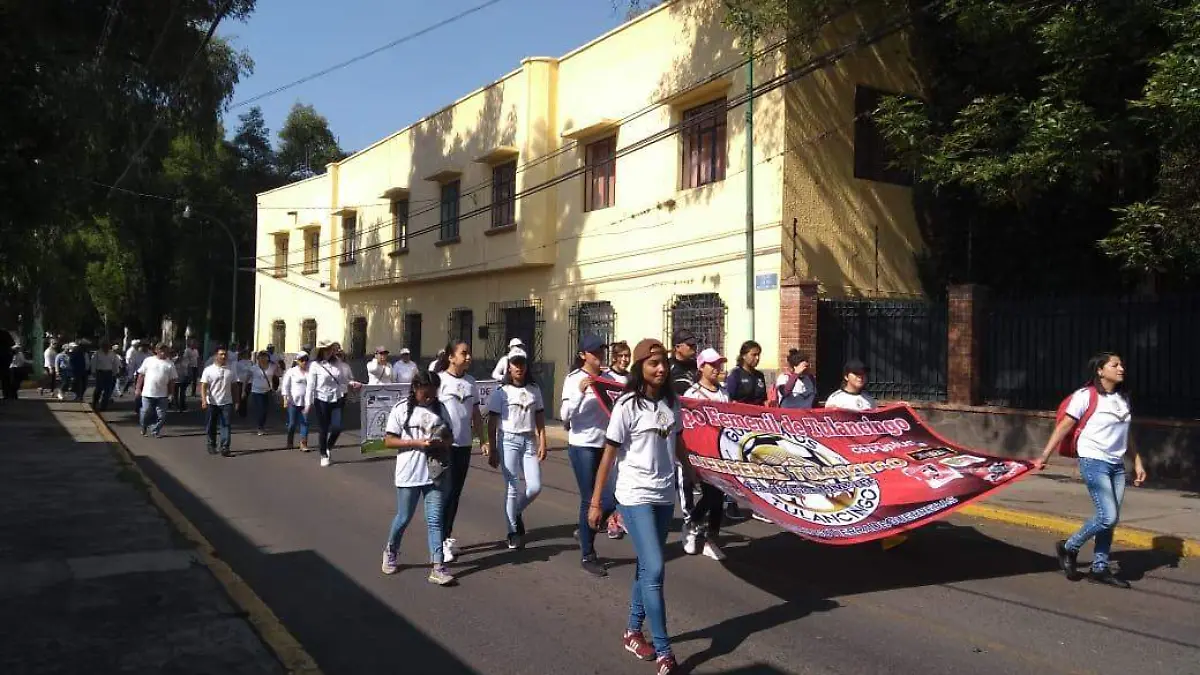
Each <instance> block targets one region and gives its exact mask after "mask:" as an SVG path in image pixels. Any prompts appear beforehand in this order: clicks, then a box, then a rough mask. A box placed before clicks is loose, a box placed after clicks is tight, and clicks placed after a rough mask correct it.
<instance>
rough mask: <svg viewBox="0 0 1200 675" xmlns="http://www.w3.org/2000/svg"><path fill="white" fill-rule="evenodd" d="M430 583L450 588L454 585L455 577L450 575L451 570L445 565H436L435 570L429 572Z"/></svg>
mask: <svg viewBox="0 0 1200 675" xmlns="http://www.w3.org/2000/svg"><path fill="white" fill-rule="evenodd" d="M429 583H431V584H437V585H438V586H449V585H450V584H452V583H454V575H453V574H451V573H450V569H449V568H447V567H446V566H445V565H444V564H439V565H434V566H433V569H431V570H429Z"/></svg>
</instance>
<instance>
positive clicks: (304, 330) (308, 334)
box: [276, 319, 317, 353]
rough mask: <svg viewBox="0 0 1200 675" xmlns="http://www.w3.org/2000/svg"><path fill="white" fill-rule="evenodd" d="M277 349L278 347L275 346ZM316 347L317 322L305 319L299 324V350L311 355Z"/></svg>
mask: <svg viewBox="0 0 1200 675" xmlns="http://www.w3.org/2000/svg"><path fill="white" fill-rule="evenodd" d="M276 346H277V347H278V346H279V345H276ZM316 346H317V320H316V319H305V320H303V321H301V322H300V348H301V349H303V350H304V351H306V352H309V353H311V352H312V350H313V349H314V348H315V347H316Z"/></svg>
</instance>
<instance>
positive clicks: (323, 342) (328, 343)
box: [317, 340, 334, 349]
mask: <svg viewBox="0 0 1200 675" xmlns="http://www.w3.org/2000/svg"><path fill="white" fill-rule="evenodd" d="M333 345H334V342H333V340H319V341H317V349H325V348H327V347H332V346H333Z"/></svg>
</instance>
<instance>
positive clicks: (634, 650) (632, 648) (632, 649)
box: [623, 630, 654, 661]
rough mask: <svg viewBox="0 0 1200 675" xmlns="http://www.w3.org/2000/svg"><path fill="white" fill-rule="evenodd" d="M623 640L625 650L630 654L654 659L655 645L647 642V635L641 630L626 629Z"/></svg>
mask: <svg viewBox="0 0 1200 675" xmlns="http://www.w3.org/2000/svg"><path fill="white" fill-rule="evenodd" d="M623 642H624V643H625V651H627V652H629V653H630V654H633V655H634V656H636V657H638V658H639V659H641V660H643V661H653V660H654V647H651V646H650V643H648V642H646V636H645V635H642V632H641V631H632V630H627V631H625V637H624V639H623Z"/></svg>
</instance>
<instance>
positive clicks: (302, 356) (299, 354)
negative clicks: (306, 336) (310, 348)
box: [296, 352, 308, 361]
mask: <svg viewBox="0 0 1200 675" xmlns="http://www.w3.org/2000/svg"><path fill="white" fill-rule="evenodd" d="M296 360H297V361H307V360H308V352H297V353H296Z"/></svg>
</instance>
